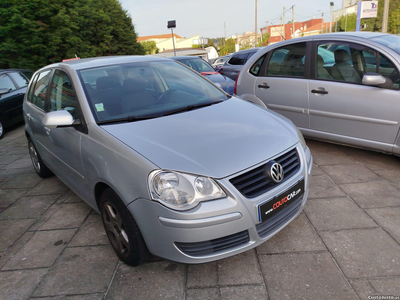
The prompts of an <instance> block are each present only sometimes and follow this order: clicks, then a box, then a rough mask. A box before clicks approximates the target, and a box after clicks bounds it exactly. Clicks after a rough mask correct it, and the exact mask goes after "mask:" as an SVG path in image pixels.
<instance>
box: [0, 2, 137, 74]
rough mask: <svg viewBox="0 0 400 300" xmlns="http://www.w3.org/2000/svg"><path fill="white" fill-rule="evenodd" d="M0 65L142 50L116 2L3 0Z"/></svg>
mask: <svg viewBox="0 0 400 300" xmlns="http://www.w3.org/2000/svg"><path fill="white" fill-rule="evenodd" d="M0 15H1V19H2V22H1V25H0V45H1V47H0V68H28V69H32V70H36V69H38V68H40V67H43V66H45V65H47V64H50V63H54V62H60V61H62V60H63V59H66V58H73V57H75V55H77V56H79V57H81V58H85V57H93V56H105V55H123V54H144V49H143V47H142V46H141V45H140V44H139V43H138V42H137V41H136V38H137V35H136V33H135V29H134V27H133V24H132V19H131V18H130V16H129V15H128V13H127V11H125V10H123V9H122V7H121V4H120V3H119V2H118V0H57V1H47V0H29V1H27V0H3V1H2V2H1V3H0Z"/></svg>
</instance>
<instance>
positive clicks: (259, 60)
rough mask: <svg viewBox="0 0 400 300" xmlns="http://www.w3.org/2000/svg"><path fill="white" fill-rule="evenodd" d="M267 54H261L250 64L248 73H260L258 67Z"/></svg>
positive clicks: (256, 74)
mask: <svg viewBox="0 0 400 300" xmlns="http://www.w3.org/2000/svg"><path fill="white" fill-rule="evenodd" d="M266 56H267V54H265V55H263V56H261V57H260V58H259V59H258V60H257V61H256V63H255V64H254V65H252V67H251V68H250V71H249V72H250V73H251V74H253V75H254V76H258V74H259V73H260V69H261V66H262V64H263V62H264V60H265V57H266Z"/></svg>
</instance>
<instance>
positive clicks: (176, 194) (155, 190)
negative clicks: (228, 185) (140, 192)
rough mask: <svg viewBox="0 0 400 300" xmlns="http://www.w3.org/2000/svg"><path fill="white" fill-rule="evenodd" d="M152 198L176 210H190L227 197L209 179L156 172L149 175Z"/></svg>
mask: <svg viewBox="0 0 400 300" xmlns="http://www.w3.org/2000/svg"><path fill="white" fill-rule="evenodd" d="M148 183H149V190H150V194H151V198H152V199H153V200H155V201H158V202H160V203H162V204H163V205H165V206H167V207H169V208H172V209H175V210H188V209H191V208H194V207H196V206H197V205H198V204H199V203H200V202H202V201H207V200H214V199H219V198H224V197H226V194H225V193H224V191H223V190H222V189H221V187H219V186H218V184H217V183H216V182H215V181H214V180H213V179H211V178H209V177H204V176H195V175H190V174H185V173H180V172H173V171H165V170H156V171H153V172H151V173H150V175H149V180H148Z"/></svg>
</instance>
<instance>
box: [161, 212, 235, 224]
mask: <svg viewBox="0 0 400 300" xmlns="http://www.w3.org/2000/svg"><path fill="white" fill-rule="evenodd" d="M241 218H243V215H242V214H241V213H239V212H235V213H230V214H226V215H222V216H216V217H211V218H204V219H196V220H176V219H169V218H164V217H158V219H159V220H160V223H161V224H162V225H164V226H167V227H175V228H203V227H207V226H214V225H219V224H223V223H228V222H232V221H236V220H240V219H241Z"/></svg>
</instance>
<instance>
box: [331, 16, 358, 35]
mask: <svg viewBox="0 0 400 300" xmlns="http://www.w3.org/2000/svg"><path fill="white" fill-rule="evenodd" d="M336 22H337V31H356V25H357V14H356V13H354V14H348V15H347V21H346V16H345V15H344V16H341V17H340V18H339V20H337V21H336ZM333 28H336V24H335V26H333Z"/></svg>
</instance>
